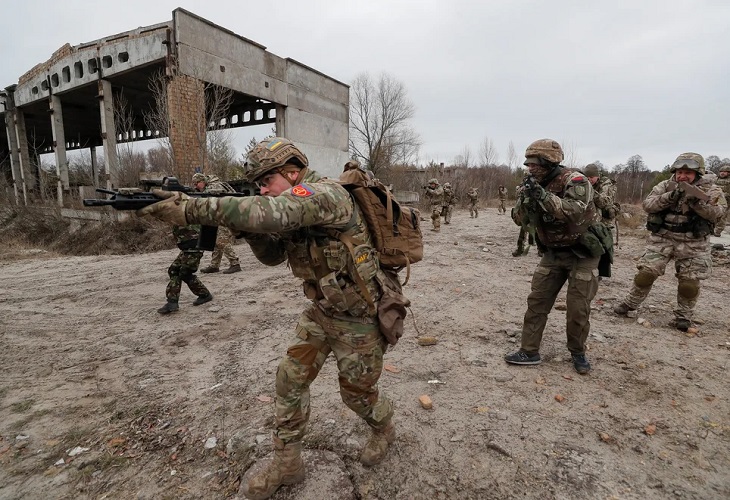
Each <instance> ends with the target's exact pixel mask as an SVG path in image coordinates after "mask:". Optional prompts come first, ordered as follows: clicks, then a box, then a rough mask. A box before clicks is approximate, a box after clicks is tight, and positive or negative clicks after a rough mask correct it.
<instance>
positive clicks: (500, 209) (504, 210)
mask: <svg viewBox="0 0 730 500" xmlns="http://www.w3.org/2000/svg"><path fill="white" fill-rule="evenodd" d="M504 201H505V200H504V199H503V198H500V199H499V206H498V207H497V213H498V214H506V213H507V207H505V206H504Z"/></svg>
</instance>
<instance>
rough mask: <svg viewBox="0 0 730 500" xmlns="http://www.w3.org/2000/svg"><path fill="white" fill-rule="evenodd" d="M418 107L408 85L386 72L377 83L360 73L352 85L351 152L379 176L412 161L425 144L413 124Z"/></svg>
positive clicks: (365, 74)
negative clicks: (412, 99)
mask: <svg viewBox="0 0 730 500" xmlns="http://www.w3.org/2000/svg"><path fill="white" fill-rule="evenodd" d="M414 113H415V108H414V106H413V104H412V103H411V101H410V100H409V99H408V95H407V92H406V89H405V86H404V85H403V84H402V83H401V82H399V81H397V80H395V79H394V78H393V77H391V76H390V75H388V74H385V73H383V74H382V75H380V78H379V79H378V81H377V82H374V81H373V80H372V79H371V77H370V75H369V74H368V73H362V74H360V75H358V76H357V77H356V78H355V80H354V81H353V83H352V86H351V87H350V154H351V156H352V157H353V158H356V159H358V160H360V161H361V162H362V164H363V165H365V166H366V168H368V169H369V170H371V171H372V172H373V173H375V174H376V175H378V174H380V173H381V172H380V171H382V170H387V169H389V168H390V167H391V166H393V165H394V164H396V163H399V164H403V165H405V164H408V163H411V162H412V161H413V160H414V159H415V157H417V155H418V150H419V148H420V146H421V140H420V137H419V135H418V134H417V133H416V132H415V130H414V129H413V128H412V127H411V126H410V123H409V120H410V119H411V118H413V115H414Z"/></svg>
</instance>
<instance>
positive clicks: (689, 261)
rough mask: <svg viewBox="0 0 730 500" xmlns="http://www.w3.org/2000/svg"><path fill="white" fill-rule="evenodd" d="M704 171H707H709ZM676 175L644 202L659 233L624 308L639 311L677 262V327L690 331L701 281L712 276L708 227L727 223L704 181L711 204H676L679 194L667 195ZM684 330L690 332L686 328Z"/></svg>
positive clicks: (721, 202)
mask: <svg viewBox="0 0 730 500" xmlns="http://www.w3.org/2000/svg"><path fill="white" fill-rule="evenodd" d="M697 156H699V155H697ZM681 157H682V155H680V158H681ZM700 158H701V157H700ZM702 168H703V170H704V166H703V167H702ZM675 175H676V174H674V175H672V177H671V178H670V179H668V180H666V181H662V182H660V183H659V184H657V185H656V186H654V189H652V190H651V193H649V196H647V197H646V199H645V200H644V203H643V206H644V210H645V211H646V212H647V213H648V214H649V222H650V223H652V221H653V222H654V223H655V224H656V226H655V227H654V229H655V231H654V232H652V233H651V234H649V236H648V244H647V246H646V250H645V251H644V255H642V256H641V258H640V259H639V261H638V263H637V264H636V268H637V269H638V272H637V273H636V275H635V276H634V284H633V286H632V288H631V291H630V292H629V294H628V296H627V297H626V299H624V301H623V305H625V306H626V307H627V308H628V309H629V310H633V309H637V308H638V307H639V306H640V305H641V303H642V302H644V299H646V297H647V296H648V295H649V292H650V291H651V287H652V285H653V283H654V281H655V280H656V279H657V278H658V277H659V276H662V275H663V274H664V271H665V269H666V266H667V264H668V263H669V261H670V260H672V259H674V268H675V272H676V276H677V280H678V286H677V308H676V309H675V310H674V315H675V317H676V321H677V325H678V327H679V325H680V321H681V322H682V323H684V325H685V326H687V327H688V326H689V325H690V324H691V321H692V315H693V311H694V307H695V304H696V303H697V297H698V296H699V293H700V280H704V279H707V278H709V277H710V275H711V274H712V258H711V256H710V248H709V247H710V245H709V235H710V234H711V226H710V225H709V224H707V223H708V222H709V223H714V222H715V221H717V220H718V219H719V218H720V217H722V214H723V213H724V212H725V209H726V202H725V198H724V196H723V194H722V191H721V190H720V188H719V187H718V186H715V185H713V184H712V182H711V181H709V180H707V179H703V178H702V177H701V175H697V177H696V179H695V181H694V183H693V185H694V186H696V187H698V188H700V189H701V190H702V191H704V192H705V193H707V194H708V195H709V197H710V200H709V202H705V201H701V200H698V199H696V198H695V199H691V200H688V198H687V196H686V193H681V195H680V196H677V197H676V199H673V198H672V195H673V193H672V192H671V191H674V190H668V184H669V183H670V182H675ZM703 221H704V224H707V226H706V228H707V229H706V230H705V231H700V232H696V231H697V230H698V229H700V226H701V225H702V224H703ZM702 233H704V234H702ZM616 312H618V313H619V314H624V313H625V311H620V310H619V308H616ZM680 329H685V330H686V328H684V327H682V328H680Z"/></svg>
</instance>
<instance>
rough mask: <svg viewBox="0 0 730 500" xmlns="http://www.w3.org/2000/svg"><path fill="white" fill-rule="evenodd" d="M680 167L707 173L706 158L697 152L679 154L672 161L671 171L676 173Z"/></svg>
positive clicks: (698, 172) (700, 173)
mask: <svg viewBox="0 0 730 500" xmlns="http://www.w3.org/2000/svg"><path fill="white" fill-rule="evenodd" d="M680 168H686V169H689V170H694V171H695V172H697V175H705V159H704V158H703V157H702V155H701V154H697V153H682V154H681V155H679V156H677V159H676V160H674V163H672V166H671V168H670V169H669V171H670V172H672V173H674V172H676V171H677V170H679V169H680Z"/></svg>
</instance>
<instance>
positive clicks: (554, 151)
mask: <svg viewBox="0 0 730 500" xmlns="http://www.w3.org/2000/svg"><path fill="white" fill-rule="evenodd" d="M530 156H537V157H538V158H543V159H544V160H547V161H549V162H550V163H560V162H561V161H563V158H564V156H563V148H561V147H560V144H558V142H557V141H554V140H552V139H539V140H537V141H535V142H533V143H532V144H530V145H529V146H527V149H526V150H525V157H526V158H529V157H530Z"/></svg>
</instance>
